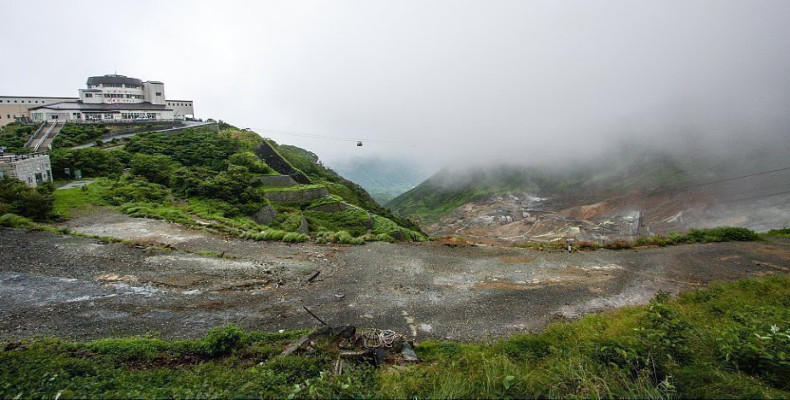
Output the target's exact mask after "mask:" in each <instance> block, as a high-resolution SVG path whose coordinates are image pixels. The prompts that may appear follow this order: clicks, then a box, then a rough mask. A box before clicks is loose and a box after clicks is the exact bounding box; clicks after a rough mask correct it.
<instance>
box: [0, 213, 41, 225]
mask: <svg viewBox="0 0 790 400" xmlns="http://www.w3.org/2000/svg"><path fill="white" fill-rule="evenodd" d="M0 226H5V227H7V228H23V229H31V228H33V227H35V224H34V223H33V221H31V220H29V219H27V218H25V217H22V216H19V215H16V214H11V213H8V214H3V215H2V216H0Z"/></svg>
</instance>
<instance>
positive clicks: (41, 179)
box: [0, 153, 52, 187]
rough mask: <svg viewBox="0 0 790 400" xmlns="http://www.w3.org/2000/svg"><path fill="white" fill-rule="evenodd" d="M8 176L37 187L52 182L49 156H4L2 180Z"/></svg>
mask: <svg viewBox="0 0 790 400" xmlns="http://www.w3.org/2000/svg"><path fill="white" fill-rule="evenodd" d="M4 176H8V177H11V178H16V179H19V180H20V181H22V182H25V183H27V184H28V185H30V186H33V187H36V186H38V185H40V184H42V183H45V182H52V166H51V165H50V162H49V156H48V155H46V154H43V153H33V154H20V155H13V154H10V155H4V156H2V157H0V178H2V177H4Z"/></svg>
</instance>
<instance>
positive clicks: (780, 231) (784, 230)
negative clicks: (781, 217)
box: [765, 228, 790, 237]
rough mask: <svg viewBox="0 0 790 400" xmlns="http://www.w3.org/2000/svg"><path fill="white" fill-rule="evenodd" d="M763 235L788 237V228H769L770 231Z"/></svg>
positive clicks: (789, 232) (789, 231)
mask: <svg viewBox="0 0 790 400" xmlns="http://www.w3.org/2000/svg"><path fill="white" fill-rule="evenodd" d="M765 235H766V236H775V237H790V228H782V229H771V230H770V231H768V232H766V233H765Z"/></svg>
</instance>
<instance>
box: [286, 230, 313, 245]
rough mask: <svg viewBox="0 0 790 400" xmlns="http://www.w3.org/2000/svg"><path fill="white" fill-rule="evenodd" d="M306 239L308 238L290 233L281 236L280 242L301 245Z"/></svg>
mask: <svg viewBox="0 0 790 400" xmlns="http://www.w3.org/2000/svg"><path fill="white" fill-rule="evenodd" d="M308 237H309V236H307V235H304V234H301V233H296V232H290V233H287V234H286V235H285V236H283V239H282V240H283V242H288V243H302V242H304V241H306V240H307V238H308Z"/></svg>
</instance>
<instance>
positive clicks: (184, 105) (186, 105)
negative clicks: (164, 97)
mask: <svg viewBox="0 0 790 400" xmlns="http://www.w3.org/2000/svg"><path fill="white" fill-rule="evenodd" d="M167 105H168V106H181V107H191V106H192V103H167Z"/></svg>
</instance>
